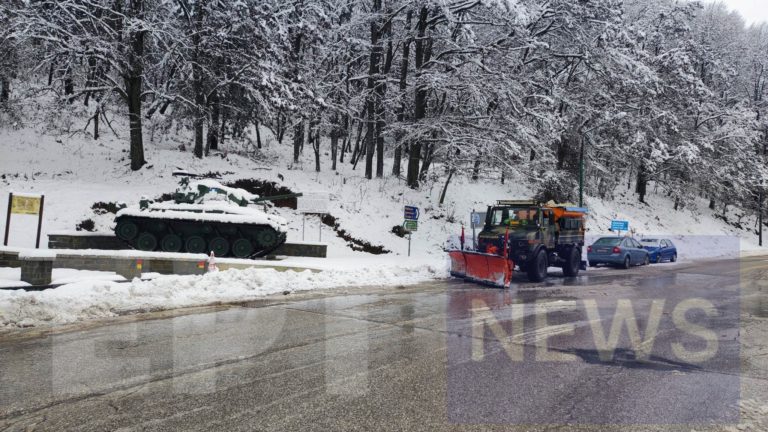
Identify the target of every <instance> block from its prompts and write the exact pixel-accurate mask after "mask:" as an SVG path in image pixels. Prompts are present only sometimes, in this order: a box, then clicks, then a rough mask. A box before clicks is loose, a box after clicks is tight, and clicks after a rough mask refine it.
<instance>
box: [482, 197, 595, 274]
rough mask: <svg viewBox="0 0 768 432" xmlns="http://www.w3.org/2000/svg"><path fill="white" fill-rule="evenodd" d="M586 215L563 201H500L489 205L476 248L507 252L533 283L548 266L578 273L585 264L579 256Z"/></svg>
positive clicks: (580, 209)
mask: <svg viewBox="0 0 768 432" xmlns="http://www.w3.org/2000/svg"><path fill="white" fill-rule="evenodd" d="M586 214H587V210H586V209H584V208H580V207H575V206H570V205H566V204H562V205H560V204H554V203H552V202H550V203H547V204H542V203H539V202H537V201H533V200H500V201H498V202H497V204H496V205H495V206H489V207H488V211H487V213H486V219H485V225H484V227H483V229H482V231H481V232H480V234H479V236H478V240H477V251H478V252H480V253H484V254H489V255H491V254H493V255H502V256H503V255H504V254H506V258H507V259H508V260H509V261H511V262H512V263H511V265H512V266H516V267H517V268H518V269H519V270H520V271H521V272H525V273H526V274H527V275H528V279H529V280H530V281H532V282H541V281H543V280H545V279H546V277H547V268H548V267H561V268H562V269H563V274H564V275H565V276H569V277H572V276H577V275H578V274H579V270H580V269H583V268H585V267H586V262H585V261H582V259H581V251H582V248H583V246H584V230H585V228H584V222H585V217H586ZM505 241H506V243H507V244H506V247H505V245H504V243H505Z"/></svg>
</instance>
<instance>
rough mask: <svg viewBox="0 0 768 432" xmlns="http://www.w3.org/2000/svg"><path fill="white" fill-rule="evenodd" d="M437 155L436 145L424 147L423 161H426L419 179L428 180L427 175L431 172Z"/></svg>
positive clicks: (420, 171)
mask: <svg viewBox="0 0 768 432" xmlns="http://www.w3.org/2000/svg"><path fill="white" fill-rule="evenodd" d="M434 154H435V145H434V144H427V145H426V146H424V157H423V158H422V160H423V161H424V162H423V164H422V165H421V170H419V177H420V178H421V179H424V178H426V176H427V173H428V172H429V167H430V166H431V165H432V156H433V155H434Z"/></svg>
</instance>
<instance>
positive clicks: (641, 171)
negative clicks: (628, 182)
mask: <svg viewBox="0 0 768 432" xmlns="http://www.w3.org/2000/svg"><path fill="white" fill-rule="evenodd" d="M647 190H648V177H647V174H646V172H645V165H644V164H642V163H641V164H640V166H639V167H638V168H637V188H636V189H635V192H637V194H638V196H639V198H640V202H641V203H643V204H645V194H646V191H647ZM677 206H678V203H677V199H675V209H677Z"/></svg>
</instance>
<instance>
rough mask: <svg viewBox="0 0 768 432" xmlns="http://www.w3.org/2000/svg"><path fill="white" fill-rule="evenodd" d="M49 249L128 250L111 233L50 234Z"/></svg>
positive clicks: (126, 246)
mask: <svg viewBox="0 0 768 432" xmlns="http://www.w3.org/2000/svg"><path fill="white" fill-rule="evenodd" d="M48 249H102V250H120V249H128V245H126V244H125V243H124V242H123V241H121V240H120V239H118V238H117V237H115V235H114V234H111V233H80V232H77V233H66V232H59V233H56V232H54V233H50V234H48Z"/></svg>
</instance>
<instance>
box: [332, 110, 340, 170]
mask: <svg viewBox="0 0 768 432" xmlns="http://www.w3.org/2000/svg"><path fill="white" fill-rule="evenodd" d="M338 122H339V115H338V114H335V115H334V116H333V120H332V122H331V123H332V124H333V126H332V129H331V170H332V171H336V156H337V155H338V153H339V125H338V124H337V123H338Z"/></svg>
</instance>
